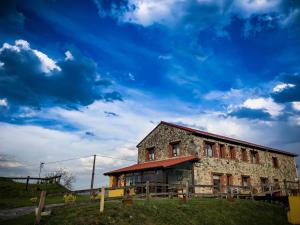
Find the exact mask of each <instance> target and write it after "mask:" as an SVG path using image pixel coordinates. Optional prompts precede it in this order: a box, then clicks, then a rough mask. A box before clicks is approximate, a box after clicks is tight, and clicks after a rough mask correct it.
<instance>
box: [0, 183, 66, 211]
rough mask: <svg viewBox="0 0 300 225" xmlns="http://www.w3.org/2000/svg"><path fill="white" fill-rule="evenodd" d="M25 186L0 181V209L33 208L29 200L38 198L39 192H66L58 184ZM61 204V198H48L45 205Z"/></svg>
mask: <svg viewBox="0 0 300 225" xmlns="http://www.w3.org/2000/svg"><path fill="white" fill-rule="evenodd" d="M25 187H26V184H24V183H18V182H14V181H12V180H7V179H0V209H7V208H15V207H21V206H31V205H32V206H33V205H36V203H32V202H31V201H30V198H32V197H39V196H40V190H42V189H43V190H45V189H46V190H47V193H61V192H66V191H68V190H67V189H66V188H65V187H63V186H61V185H59V184H47V186H46V185H45V184H29V185H28V190H27V191H26V190H25ZM59 202H63V199H62V197H48V198H47V201H46V204H50V203H59Z"/></svg>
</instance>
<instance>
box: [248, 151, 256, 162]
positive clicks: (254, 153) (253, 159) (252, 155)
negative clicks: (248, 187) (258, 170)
mask: <svg viewBox="0 0 300 225" xmlns="http://www.w3.org/2000/svg"><path fill="white" fill-rule="evenodd" d="M250 156H251V163H258V152H256V151H250Z"/></svg>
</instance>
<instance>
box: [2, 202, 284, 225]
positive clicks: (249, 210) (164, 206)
mask: <svg viewBox="0 0 300 225" xmlns="http://www.w3.org/2000/svg"><path fill="white" fill-rule="evenodd" d="M33 221H34V217H33V215H27V216H25V217H22V218H19V219H17V220H10V221H1V224H3V225H6V224H7V225H8V224H10V225H16V224H18V225H29V224H32V222H33ZM42 224H43V225H56V224H63V225H104V224H107V225H109V224H118V225H129V224H131V225H141V224H143V225H185V224H188V225H193V224H197V225H219V224H220V225H288V224H289V223H288V222H287V220H286V213H285V210H284V208H282V207H280V206H277V205H273V204H269V203H265V202H257V201H251V200H237V201H235V202H228V201H227V200H217V199H192V200H189V201H188V203H181V202H179V200H177V199H173V200H169V199H165V200H152V201H150V202H149V203H147V202H146V201H135V202H134V204H133V205H122V204H121V203H120V202H108V203H106V204H105V211H104V213H103V214H102V215H100V214H99V207H98V204H95V205H88V206H70V207H66V208H61V209H56V210H54V211H53V212H52V215H51V216H49V217H43V219H42Z"/></svg>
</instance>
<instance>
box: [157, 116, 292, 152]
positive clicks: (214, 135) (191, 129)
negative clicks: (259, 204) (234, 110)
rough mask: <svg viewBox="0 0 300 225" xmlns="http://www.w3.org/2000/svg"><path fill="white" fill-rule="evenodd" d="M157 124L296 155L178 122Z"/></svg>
mask: <svg viewBox="0 0 300 225" xmlns="http://www.w3.org/2000/svg"><path fill="white" fill-rule="evenodd" d="M159 124H165V125H169V126H172V127H175V128H178V129H183V130H186V131H189V132H194V133H197V134H202V135H206V136H210V137H214V138H219V139H223V140H227V141H232V142H237V143H240V144H244V145H249V146H252V147H256V148H261V149H265V150H269V151H274V152H278V153H281V154H286V155H291V156H294V157H295V156H298V155H297V154H295V153H292V152H287V151H283V150H279V149H275V148H272V147H267V146H263V145H260V144H255V143H252V142H249V141H243V140H239V139H236V138H231V137H227V136H224V135H220V134H214V133H211V132H207V131H202V130H198V129H194V128H190V127H186V126H182V125H178V124H175V123H169V122H165V121H161V122H160V123H159Z"/></svg>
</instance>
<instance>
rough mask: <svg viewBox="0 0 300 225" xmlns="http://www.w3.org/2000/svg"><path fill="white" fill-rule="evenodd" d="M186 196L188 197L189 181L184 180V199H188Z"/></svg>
mask: <svg viewBox="0 0 300 225" xmlns="http://www.w3.org/2000/svg"><path fill="white" fill-rule="evenodd" d="M188 197H189V182H188V181H186V182H185V198H186V200H187V199H188Z"/></svg>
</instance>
